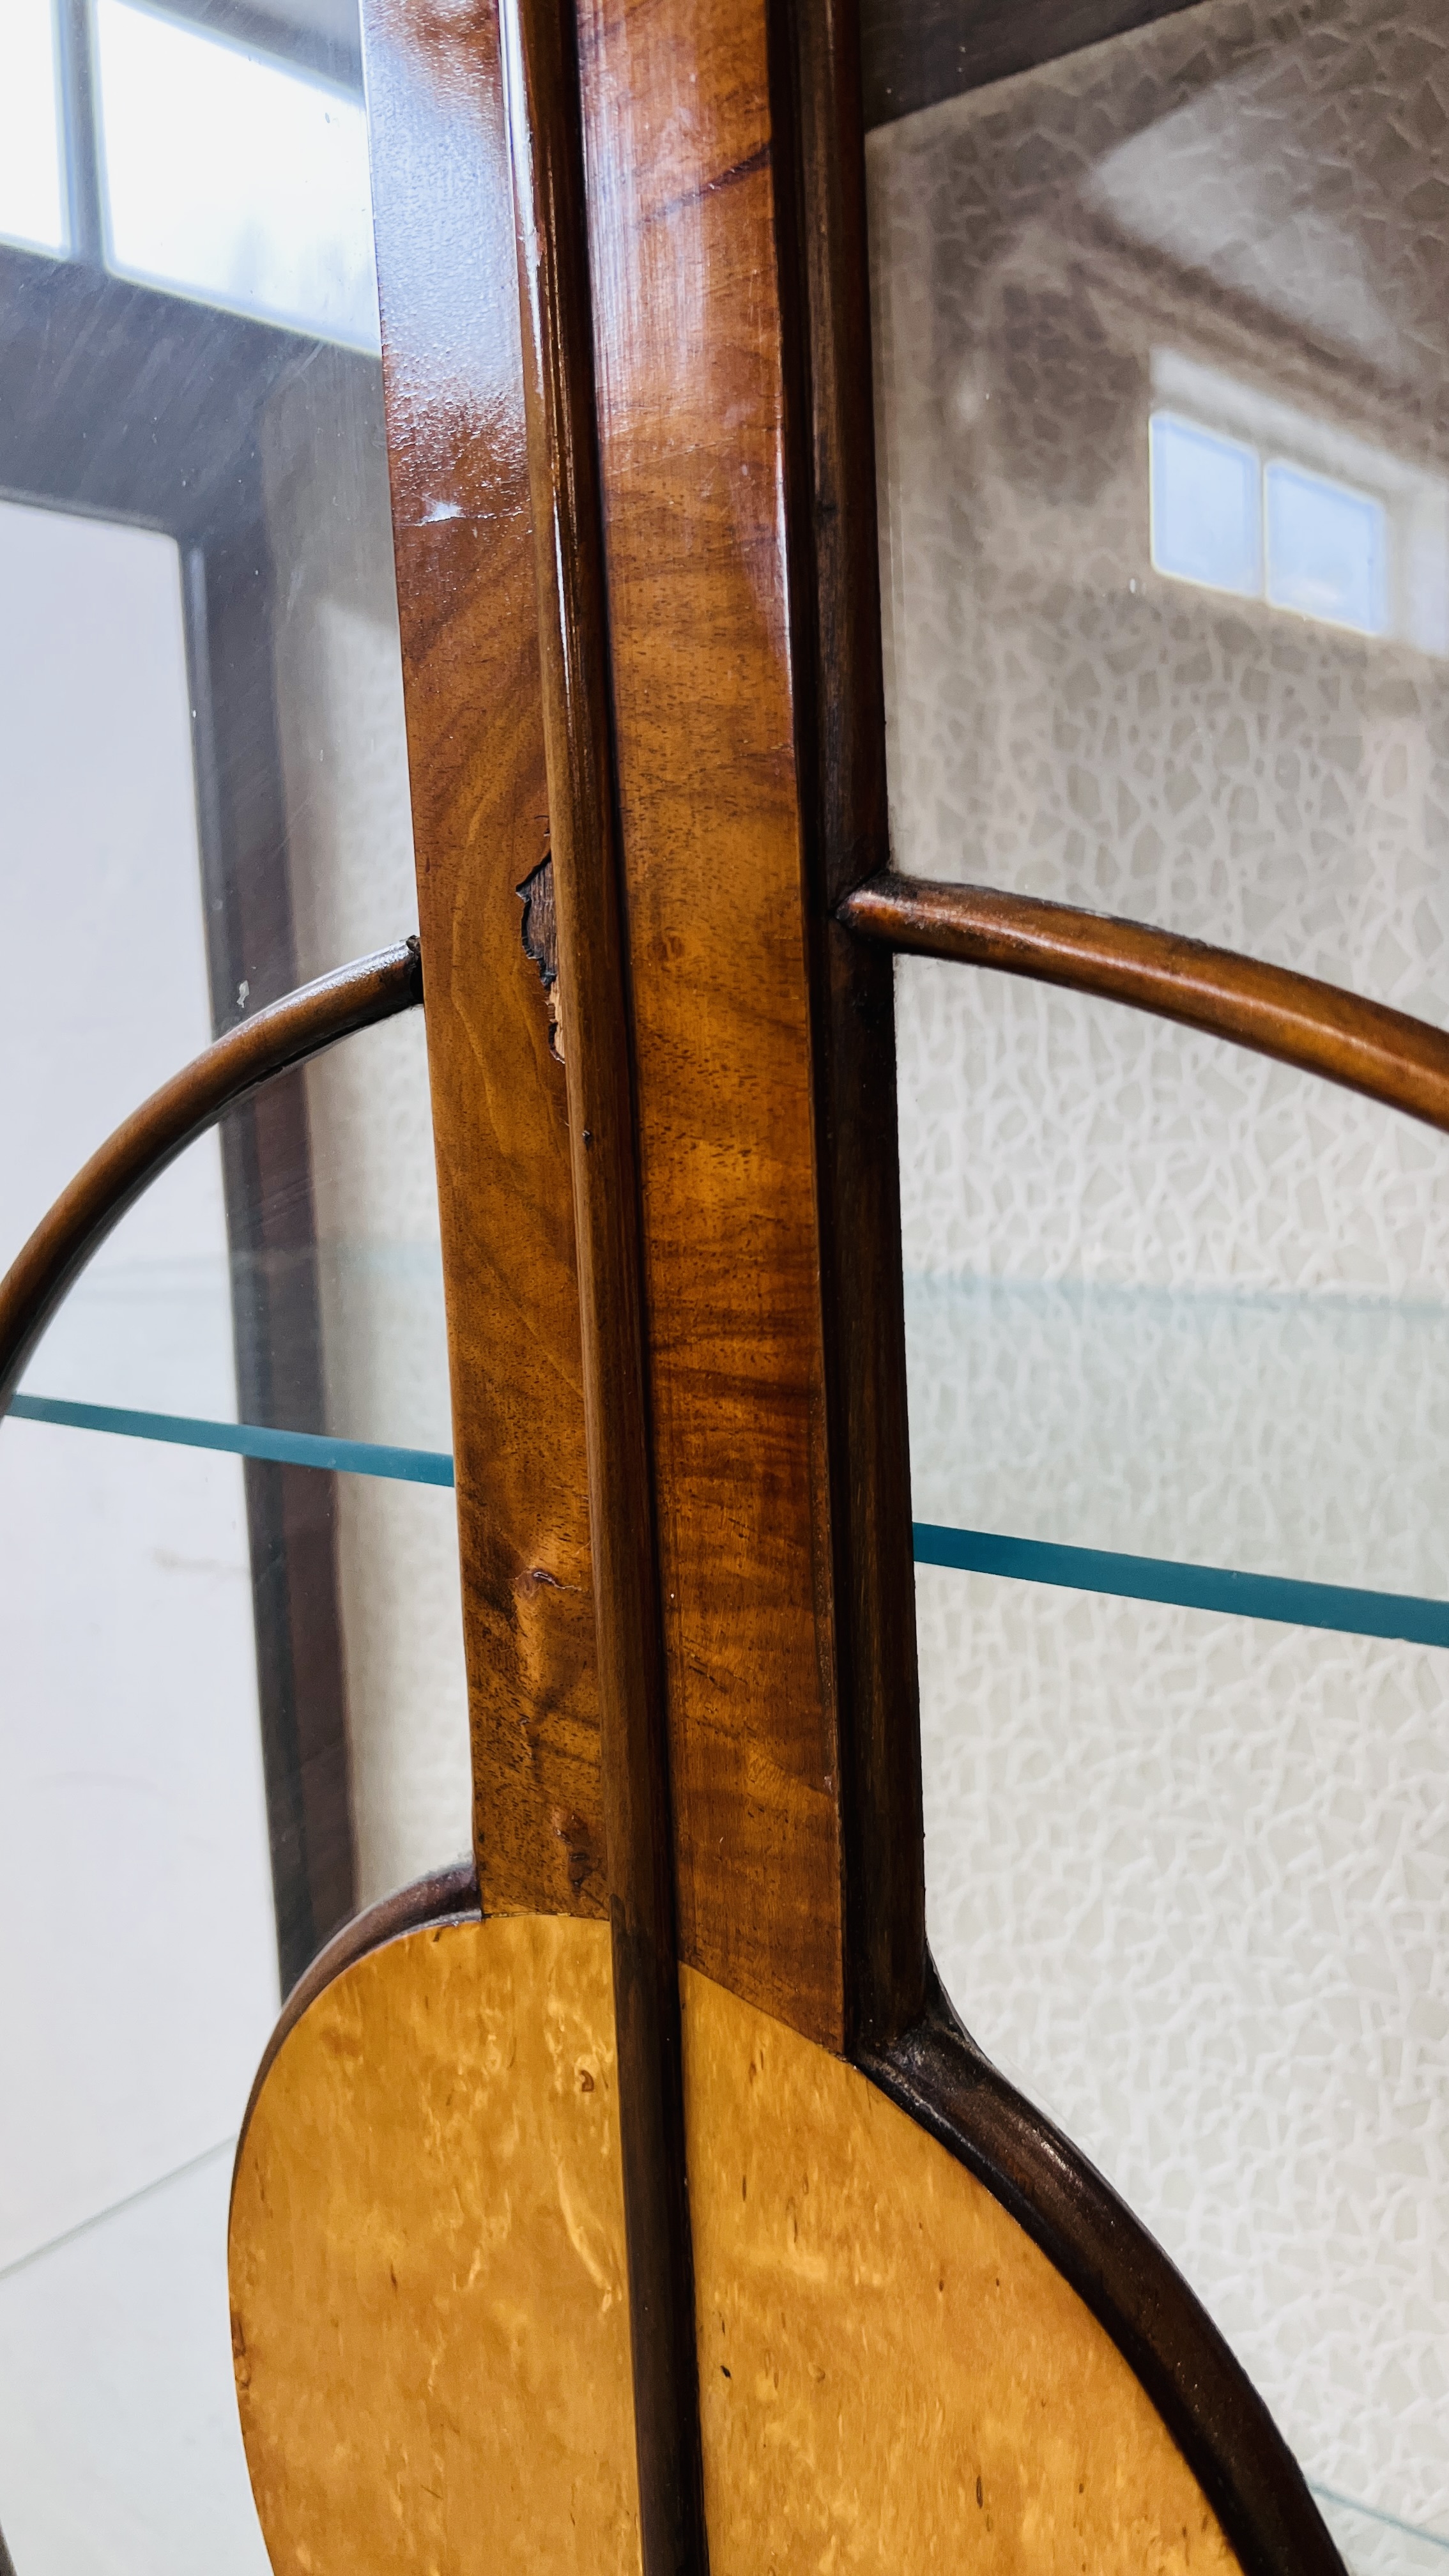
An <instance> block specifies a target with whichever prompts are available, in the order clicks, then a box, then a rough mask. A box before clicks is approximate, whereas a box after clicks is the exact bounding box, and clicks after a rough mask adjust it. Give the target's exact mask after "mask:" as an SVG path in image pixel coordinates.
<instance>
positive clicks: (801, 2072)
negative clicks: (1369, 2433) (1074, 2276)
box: [681, 1969, 1236, 2576]
mask: <svg viewBox="0 0 1449 2576" xmlns="http://www.w3.org/2000/svg"><path fill="white" fill-rule="evenodd" d="M681 1982H682V1989H683V2006H684V2016H683V2017H684V2039H685V2104H686V2119H687V2125H688V2136H689V2181H690V2199H691V2204H692V2206H693V2209H694V2213H695V2234H696V2263H697V2276H698V2292H699V2354H700V2385H701V2399H702V2407H703V2420H704V2458H705V2492H706V2499H707V2504H708V2511H709V2526H710V2544H711V2563H712V2566H713V2569H714V2576H757V2571H758V2570H759V2569H761V2568H762V2567H780V2568H786V2567H819V2566H826V2567H829V2568H831V2569H832V2570H836V2571H839V2576H855V2571H859V2576H878V2571H879V2570H880V2569H882V2568H885V2567H889V2568H892V2569H895V2570H899V2571H901V2576H914V2571H917V2570H919V2571H920V2576H926V2571H928V2570H931V2571H934V2570H936V2569H938V2568H941V2567H944V2566H955V2565H964V2566H967V2567H971V2568H980V2569H983V2570H988V2571H989V2570H999V2571H1000V2576H1080V2572H1081V2570H1082V2569H1083V2568H1087V2569H1090V2570H1091V2571H1092V2576H1141V2571H1142V2570H1143V2569H1150V2570H1152V2571H1154V2576H1188V2571H1192V2576H1229V2571H1232V2570H1234V2568H1235V2565H1236V2562H1235V2560H1234V2558H1233V2555H1232V2553H1231V2551H1230V2550H1229V2548H1228V2546H1227V2543H1226V2542H1225V2540H1224V2538H1223V2534H1222V2531H1221V2529H1220V2527H1219V2525H1218V2522H1217V2519H1216V2517H1215V2516H1214V2514H1213V2512H1212V2510H1211V2508H1210V2506H1209V2505H1208V2503H1207V2501H1206V2499H1205V2497H1204V2496H1203V2494H1202V2491H1201V2489H1200V2487H1199V2486H1198V2484H1197V2481H1196V2479H1195V2478H1194V2477H1193V2476H1192V2474H1191V2472H1190V2471H1189V2469H1188V2468H1187V2466H1186V2463H1185V2462H1184V2460H1183V2458H1182V2455H1181V2453H1180V2452H1179V2451H1178V2450H1177V2448H1176V2446H1175V2444H1174V2443H1173V2441H1172V2440H1171V2438H1170V2436H1169V2435H1168V2433H1167V2432H1166V2431H1165V2429H1164V2427H1163V2425H1162V2423H1161V2421H1160V2419H1159V2417H1158V2416H1157V2414H1156V2413H1155V2412H1154V2410H1153V2407H1152V2406H1151V2404H1150V2402H1149V2400H1148V2399H1147V2398H1146V2396H1145V2395H1144V2394H1143V2391H1142V2389H1141V2388H1140V2387H1139V2386H1138V2384H1137V2382H1136V2380H1135V2379H1134V2377H1133V2375H1132V2373H1131V2371H1130V2370H1129V2368H1128V2366H1127V2364H1126V2362H1125V2361H1124V2360H1123V2359H1122V2357H1121V2355H1120V2354H1119V2353H1118V2352H1117V2350H1116V2349H1115V2347H1114V2346H1113V2344H1112V2343H1111V2342H1110V2341H1109V2339H1108V2337H1107V2336H1106V2334H1105V2333H1104V2332H1103V2331H1102V2329H1101V2327H1100V2326H1099V2325H1098V2324H1097V2323H1096V2321H1095V2319H1094V2318H1093V2317H1092V2316H1091V2315H1089V2313H1088V2311H1087V2309H1086V2308H1085V2307H1084V2306H1083V2305H1082V2303H1081V2301H1080V2300H1079V2299H1078V2298H1077V2297H1076V2295H1075V2293H1074V2292H1073V2291H1072V2290H1071V2289H1069V2288H1068V2287H1067V2284H1066V2283H1065V2282H1064V2281H1063V2280H1062V2278H1061V2276H1060V2274H1059V2273H1057V2272H1056V2271H1054V2270H1053V2268H1052V2266H1051V2264H1050V2263H1049V2262H1048V2261H1047V2260H1046V2257H1045V2256H1044V2255H1043V2254H1042V2253H1040V2252H1039V2250H1038V2249H1037V2247H1036V2246H1035V2245H1033V2244H1032V2242H1031V2241H1030V2239H1029V2238H1028V2237H1027V2236H1026V2235H1025V2234H1024V2233H1023V2231H1022V2230H1021V2229H1020V2228H1019V2227H1018V2226H1017V2224H1016V2222H1015V2220H1014V2219H1012V2218H1010V2217H1009V2216H1008V2215H1007V2213H1006V2212H1005V2210H1004V2209H1002V2207H1001V2206H1000V2203H999V2202H998V2201H996V2200H994V2199H993V2198H992V2197H991V2195H990V2194H989V2193H988V2192H987V2191H985V2190H984V2189H983V2188H982V2186H981V2185H980V2183H978V2182H977V2181H976V2180H975V2179H974V2178H973V2177H972V2176H971V2175H970V2174H969V2173H967V2172H966V2171H965V2170H964V2168H963V2167H962V2166H961V2165H960V2164H958V2163H957V2162H956V2161H955V2160H954V2159H953V2158H952V2157H951V2156H950V2155H949V2154H948V2153H947V2151H946V2149H945V2148H944V2147H942V2146H940V2145H938V2144H937V2142H936V2140H935V2139H933V2138H931V2137H929V2136H927V2135H926V2133H925V2132H924V2131H923V2130H922V2129H920V2128H918V2127H917V2126H916V2125H915V2124H914V2122H913V2121H911V2120H910V2119H908V2118H907V2117H906V2115H905V2114H904V2113H903V2112H901V2111H899V2110H897V2109H896V2108H895V2106H894V2105H893V2104H892V2103H890V2102H888V2101H886V2100H885V2098H884V2097H883V2095H881V2094H880V2093H879V2092H877V2091H876V2089H875V2088H874V2086H873V2085H872V2084H871V2083H870V2082H869V2080H868V2079H867V2078H866V2077H865V2076H864V2075H862V2074H860V2073H858V2072H857V2071H856V2070H855V2069H854V2068H852V2067H849V2066H846V2065H844V2064H842V2063H841V2062H840V2061H839V2060H838V2059H836V2058H834V2057H832V2056H831V2055H829V2054H828V2053H827V2052H826V2051H824V2050H822V2049H819V2048H816V2047H813V2046H812V2045H811V2044H810V2043H809V2042H808V2041H806V2040H803V2039H802V2038H800V2037H799V2036H798V2035H797V2034H796V2033H795V2032H793V2031H790V2030H787V2029H785V2028H784V2027H783V2026H782V2025H781V2024H780V2023H778V2022H775V2021H772V2020H771V2019H769V2018H768V2017H767V2016H766V2015H765V2014H763V2013H761V2012H759V2011H757V2010H754V2009H753V2008H752V2007H750V2006H749V2005H747V2004H744V2003H742V2002H740V2001H739V2000H738V1999H737V1998H736V1997H734V1996H732V1995H729V1994H727V1993H725V1992H724V1991H723V1990H722V1989H721V1988H720V1987H718V1986H716V1985H714V1984H713V1983H712V1982H711V1981H710V1980H708V1979H706V1978H704V1977H701V1976H699V1975H697V1974H694V1973H692V1972H691V1971H689V1970H688V1969H686V1970H685V1971H683V1974H682V1981H681Z"/></svg>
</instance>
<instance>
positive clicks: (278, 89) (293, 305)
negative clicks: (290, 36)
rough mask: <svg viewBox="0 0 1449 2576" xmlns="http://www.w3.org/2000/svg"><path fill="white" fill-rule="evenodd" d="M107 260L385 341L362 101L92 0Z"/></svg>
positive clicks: (372, 344)
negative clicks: (381, 334) (381, 328)
mask: <svg viewBox="0 0 1449 2576" xmlns="http://www.w3.org/2000/svg"><path fill="white" fill-rule="evenodd" d="M95 23H96V56H97V64H98V68H99V76H100V98H101V124H102V136H103V141H104V149H105V190H106V204H107V213H108V217H109V226H108V229H109V243H110V254H109V255H110V264H111V266H112V267H113V268H115V269H116V270H117V271H118V272H119V273H120V274H121V275H122V276H126V277H140V278H146V279H148V280H150V281H152V282H153V283H156V284H164V285H174V286H179V287H183V288H187V289H191V290H194V291H195V292H197V293H199V294H202V295H204V296H206V298H207V299H208V301H214V302H216V303H218V304H226V305H231V306H234V307H235V308H236V309H237V310H238V311H240V312H251V313H265V314H269V315H271V316H272V317H274V318H275V319H276V320H277V321H281V322H294V323H297V324H299V325H301V326H302V327H304V328H306V329H308V330H312V331H318V332H322V333H324V334H325V335H326V336H327V337H328V338H330V339H337V340H345V341H351V342H353V343H354V344H355V345H356V346H357V347H359V348H376V346H377V292H376V287H375V285H374V282H373V272H372V199H371V195H370V192H369V186H368V170H367V128H366V122H365V119H364V115H363V109H362V103H361V101H360V100H359V99H355V98H349V97H348V96H347V94H346V92H345V91H343V90H340V89H336V88H334V87H333V86H332V85H331V84H330V83H328V82H325V81H319V80H316V79H314V78H307V77H305V76H304V75H302V74H301V73H298V72H295V71H291V70H287V69H284V68H283V67H282V66H281V65H280V64H279V63H276V62H269V61H267V60H266V59H265V58H261V57H259V56H258V55H257V54H256V53H255V52H252V51H248V50H246V49H244V48H243V47H242V46H240V45H237V44H233V43H230V42H228V41H227V40H225V39H224V38H221V37H216V36H211V35H204V34H202V33H201V32H200V30H199V29H197V28H195V27H187V26H183V25H181V24H179V23H178V22H177V21H176V20H175V19H173V18H168V17H164V16H162V15H161V14H160V13H158V12H157V11H155V10H152V9H147V8H139V7H136V6H135V5H133V0H96V21H95Z"/></svg>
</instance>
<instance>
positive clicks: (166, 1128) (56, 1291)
mask: <svg viewBox="0 0 1449 2576" xmlns="http://www.w3.org/2000/svg"><path fill="white" fill-rule="evenodd" d="M422 998H423V963H422V953H421V951H420V949H419V946H418V943H417V940H416V939H405V940H400V941H399V942H398V944H397V946H396V947H394V948H380V949H378V950H377V951H376V952H375V953H374V955H372V956H370V957H359V958H358V959H357V960H356V961H355V963H354V964H352V965H351V966H338V967H336V968H334V970H333V972H332V973H331V974H330V975H319V976H318V977H317V979H316V981H315V982H314V983H311V984H303V985H300V986H299V987H298V989H297V991H296V992H295V993H287V994H285V995H284V996H283V998H282V999H281V1001H279V1002H271V1003H269V1004H268V1005H267V1008H266V1009H265V1010H262V1011H258V1012H257V1013H256V1014H255V1016H254V1017H253V1018H251V1019H249V1020H243V1022H242V1023H241V1026H240V1027H239V1028H235V1029H228V1030H227V1032H226V1035H225V1036H224V1037H219V1038H217V1039H216V1040H215V1041H214V1042H213V1044H212V1045H211V1046H209V1047H207V1048H206V1050H205V1052H204V1053H203V1054H201V1055H199V1056H196V1057H194V1058H193V1060H192V1062H191V1063H190V1064H188V1065H184V1066H183V1067H182V1069H181V1071H180V1072H179V1073H174V1074H173V1075H172V1076H171V1079H170V1081H169V1082H163V1084H162V1085H161V1088H160V1090H159V1091H153V1092H152V1094H151V1097H150V1099H149V1100H145V1101H143V1102H142V1104H141V1106H140V1108H139V1109H133V1110H132V1112H131V1115H130V1117H129V1118H127V1119H125V1120H123V1122H122V1124H121V1125H120V1126H119V1127H118V1128H117V1129H116V1131H115V1133H114V1135H111V1136H108V1137H107V1139H106V1142H105V1143H104V1145H102V1146H100V1147H99V1148H98V1150H97V1151H96V1152H95V1153H94V1154H92V1156H91V1158H90V1161H89V1162H88V1163H84V1164H82V1166H81V1169H80V1170H79V1171H78V1172H77V1173H76V1175H75V1178H74V1179H73V1180H72V1181H69V1182H68V1183H67V1184H66V1187H65V1188H64V1189H63V1190H62V1192H61V1194H60V1196H59V1198H58V1199H57V1200H56V1202H55V1204H54V1206H53V1207H52V1208H50V1209H49V1210H48V1212H47V1214H46V1215H45V1216H43V1217H42V1218H41V1220H40V1223H39V1225H38V1226H37V1227H36V1229H35V1232H34V1233H33V1234H32V1236H31V1237H30V1240H29V1242H28V1243H27V1244H25V1245H24V1246H23V1247H22V1249H21V1250H20V1252H19V1253H17V1255H16V1257H15V1259H14V1261H13V1262H12V1263H11V1265H10V1268H9V1269H8V1270H7V1271H6V1273H5V1276H4V1278H3V1279H0V1417H3V1415H4V1413H5V1411H6V1409H7V1407H8V1405H9V1403H10V1399H11V1397H12V1396H13V1395H14V1393H15V1390H16V1388H17V1386H18V1385H19V1383H20V1380H21V1378H22V1376H23V1375H24V1373H25V1369H26V1365H27V1363H28V1361H29V1359H30V1356H31V1353H32V1352H33V1350H34V1348H35V1345H36V1343H37V1342H38V1341H39V1339H40V1337H41V1334H42V1333H43V1332H44V1331H45V1328H46V1326H47V1324H48V1323H49V1322H50V1319H51V1317H52V1316H53V1315H54V1313H55V1310H56V1308H57V1307H58V1306H59V1304H60V1302H61V1300H62V1298H63V1297H64V1296H65V1294H66V1291H67V1289H69V1288H70V1287H71V1286H72V1285H73V1283H74V1281H75V1280H76V1279H77V1278H78V1276H79V1274H80V1272H81V1271H82V1270H83V1269H84V1268H85V1265H86V1263H87V1262H88V1261H89V1260H90V1258H91V1255H92V1253H93V1252H96V1251H98V1250H99V1248H100V1246H101V1245H102V1244H103V1243H104V1241H105V1239H106V1237H107V1235H108V1234H109V1233H110V1232H111V1231H112V1228H113V1227H114V1226H116V1225H118V1224H119V1222H120V1220H121V1218H122V1217H123V1216H124V1215H125V1213H126V1210H127V1208H129V1207H132V1206H134V1204H135V1202H136V1200H137V1199H138V1198H139V1197H140V1195H141V1193H142V1191H143V1190H145V1189H147V1188H149V1186H150V1184H151V1182H152V1181H154V1180H155V1179H156V1178H157V1177H158V1175H159V1174H160V1173H162V1172H164V1171H165V1169H166V1167H167V1165H168V1163H174V1162H175V1160H176V1157H177V1155H178V1154H180V1153H183V1152H184V1151H185V1149H186V1147H187V1146H188V1145H189V1144H191V1143H192V1142H193V1141H194V1139H195V1138H196V1137H198V1136H199V1135H201V1134H202V1132H203V1130H204V1129H206V1128H207V1127H211V1126H213V1125H214V1124H215V1122H216V1120H217V1119H218V1118H220V1117H221V1116H222V1115H223V1113H224V1112H225V1111H226V1110H228V1109H234V1108H235V1107H236V1104H237V1102H238V1101H240V1100H245V1099H247V1098H248V1097H249V1096H250V1094H251V1093H252V1092H254V1091H259V1090H260V1089H261V1086H262V1084H263V1083H265V1082H270V1081H271V1079H272V1077H273V1075H274V1074H278V1073H286V1072H287V1071H288V1070H289V1069H290V1068H291V1067H292V1066H293V1065H296V1064H305V1063H306V1062H307V1059H308V1058H309V1057H310V1056H314V1055H320V1054H321V1052H322V1050H323V1048H324V1047H330V1046H334V1045H335V1044H336V1042H337V1040H338V1039H339V1038H345V1037H351V1035H352V1034H353V1032H354V1030H356V1029H366V1028H371V1027H372V1025H373V1023H374V1021H377V1020H390V1019H392V1018H393V1017H394V1016H395V1015H396V1013H397V1012H399V1011H410V1010H413V1009H415V1008H416V1006H417V1005H418V1004H419V1003H420V1002H421V1000H422Z"/></svg>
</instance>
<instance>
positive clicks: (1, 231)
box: [0, 0, 66, 250]
mask: <svg viewBox="0 0 1449 2576" xmlns="http://www.w3.org/2000/svg"><path fill="white" fill-rule="evenodd" d="M0 235H3V236H4V238H5V239H6V240H7V241H14V242H23V243H24V244H25V245H26V247H27V248H32V249H35V250H64V248H65V236H66V223H65V173H64V169H63V167H62V162H61V147H60V82H59V79H58V78H57V64H56V45H55V20H54V17H53V15H52V10H51V0H3V7H0Z"/></svg>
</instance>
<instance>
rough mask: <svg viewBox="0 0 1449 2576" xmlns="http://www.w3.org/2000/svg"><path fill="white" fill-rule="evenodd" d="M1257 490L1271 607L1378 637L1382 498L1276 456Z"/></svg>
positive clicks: (1384, 547)
mask: <svg viewBox="0 0 1449 2576" xmlns="http://www.w3.org/2000/svg"><path fill="white" fill-rule="evenodd" d="M1263 495H1264V509H1263V523H1264V527H1265V529H1266V532H1267V558H1268V560H1267V577H1268V578H1267V589H1268V597H1269V599H1270V600H1271V601H1272V603H1273V606H1274V607H1275V608H1296V609H1298V610H1300V611H1301V613H1302V614H1303V615H1304V616H1305V617H1324V618H1327V619H1329V620H1330V622H1331V623H1332V624H1333V625H1335V626H1356V627H1357V628H1358V629H1359V631H1360V633H1361V634H1364V635H1382V633H1383V631H1384V625H1385V608H1386V574H1387V570H1388V513H1387V511H1386V510H1385V508H1384V505H1383V503H1382V501H1376V500H1375V499H1374V497H1373V494H1372V493H1370V492H1353V491H1350V490H1349V488H1348V486H1347V485H1346V484H1343V483H1330V482H1329V480H1328V478H1327V476H1326V475H1322V474H1307V473H1305V472H1304V471H1303V469H1302V468H1301V467H1300V466H1297V465H1287V464H1285V463H1284V462H1283V461H1282V459H1281V458H1275V459H1274V461H1273V463H1272V464H1271V465H1270V466H1269V467H1268V469H1267V472H1266V473H1265V474H1264V477H1263Z"/></svg>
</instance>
